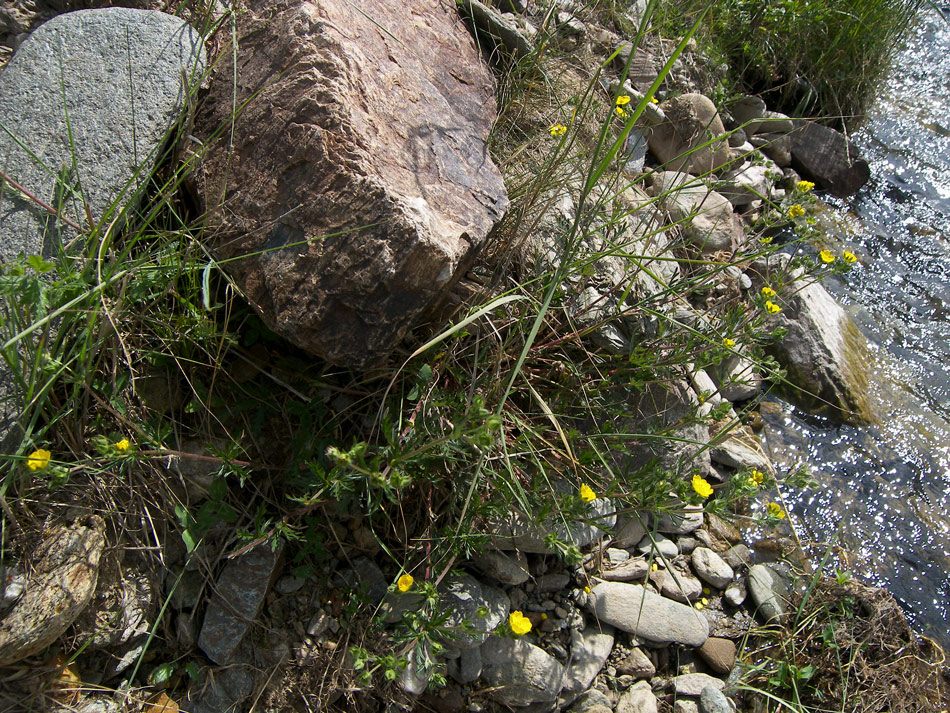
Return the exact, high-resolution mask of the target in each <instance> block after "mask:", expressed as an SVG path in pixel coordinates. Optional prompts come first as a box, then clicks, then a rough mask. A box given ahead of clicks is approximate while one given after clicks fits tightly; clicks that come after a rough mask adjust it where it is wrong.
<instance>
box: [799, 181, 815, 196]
mask: <svg viewBox="0 0 950 713" xmlns="http://www.w3.org/2000/svg"><path fill="white" fill-rule="evenodd" d="M814 187H815V184H814V183H812V182H811V181H799V182H798V183H796V184H795V188H797V189H798V190H800V191H801V192H802V193H808V191H810V190H811V189H812V188H814Z"/></svg>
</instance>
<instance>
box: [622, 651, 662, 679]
mask: <svg viewBox="0 0 950 713" xmlns="http://www.w3.org/2000/svg"><path fill="white" fill-rule="evenodd" d="M617 673H618V674H620V675H622V676H633V677H634V678H636V679H641V678H650V677H652V676H653V675H654V674H655V673H656V666H654V665H653V662H652V661H651V660H650V657H649V656H647V655H646V654H645V653H643V649H641V648H640V647H639V646H637V647H634V648H633V649H631V650H630V653H629V654H627V657H626V658H625V659H624V660H623V661H621V662H620V663H619V664H617Z"/></svg>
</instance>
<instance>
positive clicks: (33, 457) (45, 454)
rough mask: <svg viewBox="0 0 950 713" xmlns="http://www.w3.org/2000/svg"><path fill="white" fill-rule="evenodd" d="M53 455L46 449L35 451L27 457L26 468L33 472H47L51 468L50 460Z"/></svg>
mask: <svg viewBox="0 0 950 713" xmlns="http://www.w3.org/2000/svg"><path fill="white" fill-rule="evenodd" d="M52 455H53V454H52V453H50V452H49V451H48V450H46V449H45V448H40V449H39V450H36V451H33V452H32V453H30V455H28V456H27V457H26V467H27V468H29V469H30V470H32V471H34V472H35V471H37V470H46V469H47V468H48V467H49V459H50V456H52Z"/></svg>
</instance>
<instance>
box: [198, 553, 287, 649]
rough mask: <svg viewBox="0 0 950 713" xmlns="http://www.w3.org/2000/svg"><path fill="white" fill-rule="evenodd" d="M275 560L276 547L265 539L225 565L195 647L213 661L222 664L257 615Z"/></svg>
mask: <svg viewBox="0 0 950 713" xmlns="http://www.w3.org/2000/svg"><path fill="white" fill-rule="evenodd" d="M279 561H280V551H277V552H275V551H274V550H272V549H271V547H270V544H269V543H266V542H265V543H263V544H260V545H257V547H255V548H254V549H252V550H249V551H248V552H245V553H244V554H242V555H241V556H240V557H238V558H236V559H233V560H231V561H230V562H228V564H227V565H225V567H224V569H223V570H222V572H221V575H220V576H219V577H218V581H217V582H216V583H215V595H214V597H213V598H212V599H211V601H210V602H209V604H208V609H207V611H206V612H205V618H204V622H203V623H202V625H201V634H199V636H198V647H199V648H200V649H201V650H202V651H204V652H205V654H207V656H208V658H209V659H211V660H212V661H214V662H215V663H216V664H220V665H221V666H223V665H224V664H226V663H227V662H228V661H229V660H230V659H231V656H232V655H233V654H234V652H235V651H236V650H237V648H238V646H240V644H241V640H242V639H243V638H244V635H245V634H246V633H247V631H248V629H250V628H251V625H252V624H253V623H254V620H255V619H256V618H257V613H258V612H259V611H260V608H261V604H263V602H264V595H265V594H267V590H268V588H269V587H270V584H271V581H272V580H273V579H274V573H275V572H276V570H277V566H278V563H279Z"/></svg>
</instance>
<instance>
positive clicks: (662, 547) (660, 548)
mask: <svg viewBox="0 0 950 713" xmlns="http://www.w3.org/2000/svg"><path fill="white" fill-rule="evenodd" d="M637 550H639V551H640V552H641V553H642V554H644V555H647V556H649V555H650V553H651V552H652V553H654V554H653V556H654V557H660V556H662V557H665V558H666V559H668V560H671V559H673V558H674V557H676V555H678V554H679V548H678V547H677V546H676V543H675V542H673V541H672V540H669V539H667V538H665V537H663V535H652V536H651V535H649V534H648V535H644V536H643V539H642V540H640V544H639V545H638V546H637Z"/></svg>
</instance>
